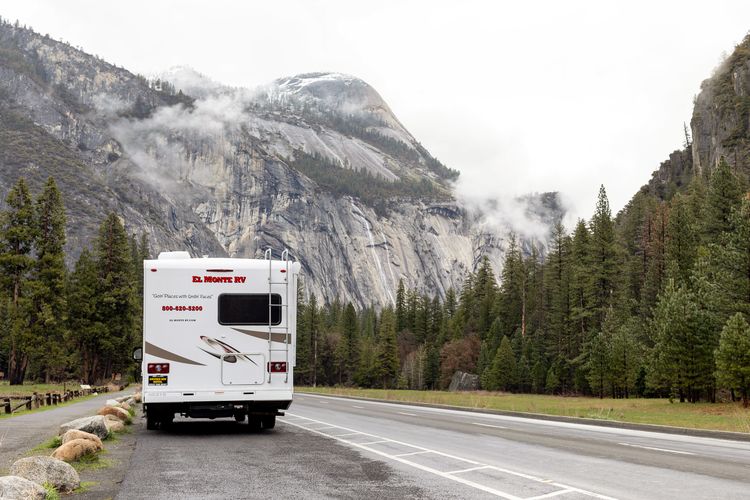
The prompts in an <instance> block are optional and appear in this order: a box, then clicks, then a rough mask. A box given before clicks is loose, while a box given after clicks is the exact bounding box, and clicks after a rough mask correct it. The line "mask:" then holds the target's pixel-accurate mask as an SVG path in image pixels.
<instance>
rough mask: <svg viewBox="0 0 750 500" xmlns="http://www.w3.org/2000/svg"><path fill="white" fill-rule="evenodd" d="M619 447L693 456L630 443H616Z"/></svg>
mask: <svg viewBox="0 0 750 500" xmlns="http://www.w3.org/2000/svg"><path fill="white" fill-rule="evenodd" d="M617 444H619V445H620V446H629V447H631V448H642V449H644V450H653V451H663V452H665V453H677V454H679V455H695V453H690V452H689V451H679V450H669V449H667V448H656V447H654V446H643V445H640V444H631V443H617Z"/></svg>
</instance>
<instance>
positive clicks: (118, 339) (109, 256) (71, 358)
mask: <svg viewBox="0 0 750 500" xmlns="http://www.w3.org/2000/svg"><path fill="white" fill-rule="evenodd" d="M5 201H6V208H5V210H3V211H2V213H0V269H2V277H1V278H0V367H2V368H1V369H2V371H5V373H6V378H7V379H8V380H9V381H10V383H11V384H12V385H13V384H21V383H23V382H24V380H28V379H31V380H43V381H46V382H49V381H52V380H66V379H70V378H76V379H80V380H82V381H84V382H86V383H98V382H102V381H105V380H110V379H111V378H112V376H113V375H114V374H116V373H124V372H126V371H127V370H129V369H131V368H132V366H133V364H132V362H131V361H130V352H131V349H132V348H133V347H134V346H135V345H139V344H140V343H141V340H140V339H141V329H140V322H141V319H140V317H141V308H142V305H141V293H142V287H143V285H142V280H143V273H142V268H141V262H142V260H143V259H144V258H147V257H148V247H147V245H146V241H145V239H144V238H141V239H140V240H139V241H136V238H135V237H134V236H128V235H127V233H126V232H125V228H124V227H123V225H122V222H121V221H120V219H119V217H117V216H116V215H115V214H109V215H108V216H107V217H106V219H105V220H104V221H102V224H101V226H100V228H99V234H98V237H97V238H96V240H95V241H94V243H93V248H92V249H90V250H88V249H85V250H84V251H83V252H82V253H81V255H80V257H79V259H78V261H77V262H76V264H75V266H74V269H73V270H72V271H71V272H68V269H67V268H66V265H65V253H64V247H65V223H66V216H65V207H64V206H63V201H62V196H61V194H60V191H59V190H58V188H57V184H56V183H55V181H54V179H52V178H51V177H50V178H49V179H48V180H47V182H46V184H45V185H44V188H43V190H42V192H41V193H39V194H38V196H36V198H35V199H34V197H33V196H32V194H31V193H30V192H29V188H28V186H27V184H26V181H25V180H24V179H23V178H20V179H19V180H18V182H17V183H16V184H15V185H14V186H13V187H12V188H11V189H10V191H9V193H8V195H7V198H6V200H5Z"/></svg>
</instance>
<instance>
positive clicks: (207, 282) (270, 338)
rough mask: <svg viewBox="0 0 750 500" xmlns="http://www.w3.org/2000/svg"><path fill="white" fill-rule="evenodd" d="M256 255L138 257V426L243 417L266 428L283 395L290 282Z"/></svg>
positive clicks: (288, 264) (293, 295) (289, 348)
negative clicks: (179, 418) (142, 417)
mask: <svg viewBox="0 0 750 500" xmlns="http://www.w3.org/2000/svg"><path fill="white" fill-rule="evenodd" d="M266 256H267V258H266V259H265V260H261V259H221V258H219V259H213V258H196V259H192V258H190V257H189V255H188V254H187V252H169V253H162V254H160V256H159V258H158V259H156V260H147V261H144V267H143V272H144V292H143V293H144V297H143V402H144V408H145V410H146V418H147V427H148V428H149V429H154V428H158V427H162V426H165V425H168V424H169V423H171V422H172V420H173V418H174V416H175V414H179V415H183V416H186V417H194V418H222V417H229V418H231V417H234V418H235V419H236V420H237V421H244V420H245V419H246V418H247V419H248V422H249V424H250V426H251V427H255V428H257V427H261V426H262V427H264V428H272V427H273V426H274V424H275V419H276V416H277V415H280V414H283V413H281V411H282V410H284V409H286V408H288V407H289V405H290V404H291V401H292V395H293V378H294V373H293V370H294V364H295V347H296V317H297V300H296V299H297V292H296V290H297V278H298V275H299V270H300V266H299V264H298V263H294V262H292V261H291V260H290V259H289V258H288V254H287V252H284V253H283V254H282V257H283V260H273V259H272V258H271V255H270V252H267V253H266Z"/></svg>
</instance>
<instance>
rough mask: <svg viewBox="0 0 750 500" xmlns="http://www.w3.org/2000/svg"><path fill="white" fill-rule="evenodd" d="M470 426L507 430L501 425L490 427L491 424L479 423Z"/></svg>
mask: <svg viewBox="0 0 750 500" xmlns="http://www.w3.org/2000/svg"><path fill="white" fill-rule="evenodd" d="M472 425H481V426H482V427H492V428H493V429H507V427H505V426H502V425H491V424H480V423H479V422H472Z"/></svg>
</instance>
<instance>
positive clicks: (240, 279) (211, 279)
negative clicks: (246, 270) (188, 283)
mask: <svg viewBox="0 0 750 500" xmlns="http://www.w3.org/2000/svg"><path fill="white" fill-rule="evenodd" d="M245 281H247V276H193V283H244V282H245Z"/></svg>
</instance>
